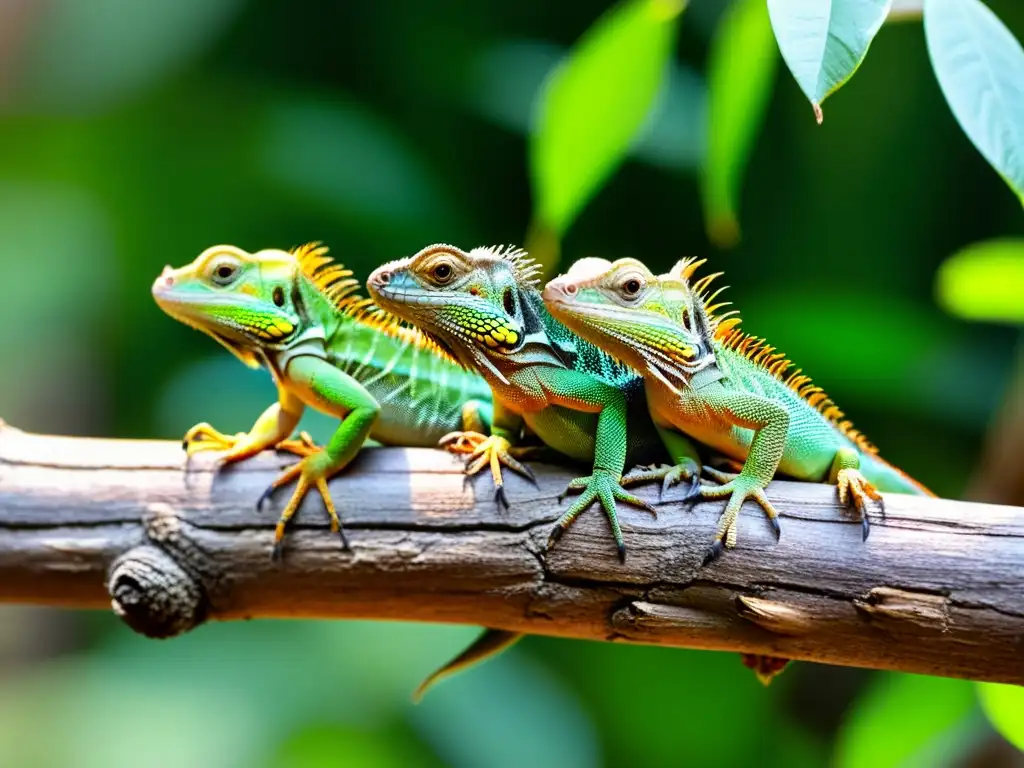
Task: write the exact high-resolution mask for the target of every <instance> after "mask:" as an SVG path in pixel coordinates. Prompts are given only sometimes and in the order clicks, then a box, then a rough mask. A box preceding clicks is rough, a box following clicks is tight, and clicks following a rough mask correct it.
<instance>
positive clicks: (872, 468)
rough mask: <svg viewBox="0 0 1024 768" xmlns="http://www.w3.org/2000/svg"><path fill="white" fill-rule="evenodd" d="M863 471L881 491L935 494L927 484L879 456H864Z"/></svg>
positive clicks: (862, 461) (918, 494) (920, 494)
mask: <svg viewBox="0 0 1024 768" xmlns="http://www.w3.org/2000/svg"><path fill="white" fill-rule="evenodd" d="M861 471H862V472H863V473H864V477H866V478H867V479H868V480H869V481H871V482H872V483H873V484H874V485H875V487H876V488H878V490H880V491H885V492H888V493H909V494H912V495H914V496H935V494H934V493H933V492H932V491H930V490H928V489H927V488H926V487H925V486H923V485H922V484H921V483H919V482H918V481H917V480H915V479H914V478H912V477H911V476H910V475H908V474H907V473H906V472H904V471H903V470H901V469H899V468H897V467H894V466H893V465H892V464H890V463H889V462H887V461H886V460H885V459H882V458H879V457H878V456H864V457H863V458H862V459H861Z"/></svg>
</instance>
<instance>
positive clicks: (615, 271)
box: [543, 258, 933, 565]
mask: <svg viewBox="0 0 1024 768" xmlns="http://www.w3.org/2000/svg"><path fill="white" fill-rule="evenodd" d="M703 263H704V261H703V260H696V259H684V260H682V261H680V262H679V263H678V264H676V266H675V267H674V268H673V269H672V271H671V272H669V273H668V274H666V275H661V276H655V275H653V274H652V273H651V272H650V270H648V269H647V267H645V266H644V265H643V264H642V263H641V262H639V261H637V260H636V259H620V260H619V261H616V262H614V263H610V262H608V261H606V260H604V259H593V258H591V259H582V260H580V261H578V262H576V264H574V265H573V266H572V268H571V269H570V270H569V272H568V274H566V275H563V276H561V277H558V278H556V279H555V280H552V281H551V282H550V283H548V285H547V287H546V288H545V290H544V294H543V297H544V301H545V304H546V305H547V307H548V309H549V310H550V311H551V313H552V314H553V315H555V317H557V318H558V319H559V320H561V321H562V322H563V323H565V324H566V325H567V326H569V327H570V328H572V329H573V330H574V331H575V332H576V333H578V334H579V335H580V336H582V337H584V338H586V339H588V340H589V341H591V342H593V343H594V344H596V345H598V346H599V347H601V348H602V349H604V350H606V351H607V352H609V353H610V354H612V355H614V356H615V357H616V358H617V359H619V360H621V361H623V362H625V363H626V364H628V365H629V366H631V367H632V368H634V369H636V370H637V371H640V372H641V373H642V374H643V376H644V381H645V384H646V390H647V401H648V403H649V406H650V409H651V415H652V418H653V419H654V421H655V423H656V424H657V425H658V426H659V427H660V428H661V429H662V430H663V431H666V430H671V431H677V432H679V433H681V434H684V435H686V436H688V437H690V438H692V439H694V440H696V441H698V442H699V443H702V444H704V445H706V446H709V447H710V448H712V449H713V450H716V451H718V452H720V453H721V454H723V455H725V456H726V457H730V458H731V459H733V460H735V461H736V462H743V465H742V469H741V470H740V472H739V473H738V474H731V473H725V472H722V471H720V470H716V469H712V468H710V467H705V468H704V471H705V472H706V473H707V474H708V475H710V476H711V477H712V478H713V479H715V480H717V481H718V482H720V483H721V485H702V486H701V487H700V489H699V493H700V495H701V496H703V497H705V498H723V497H728V502H727V504H726V508H725V511H724V513H723V514H722V517H721V519H720V521H719V525H718V531H717V533H716V535H715V540H714V543H713V544H712V545H711V547H710V549H709V550H708V553H707V555H706V557H705V559H704V564H705V565H707V564H708V563H709V562H711V561H712V560H713V559H714V558H716V557H717V556H718V555H720V554H721V553H722V551H723V550H724V548H725V547H733V546H734V545H735V543H736V528H737V524H736V520H737V516H738V515H739V511H740V507H741V506H742V504H743V502H744V501H745V500H746V499H748V498H749V499H754V500H755V501H757V503H758V504H760V506H761V507H762V509H763V510H764V511H765V513H766V514H767V516H768V519H769V521H770V522H771V524H772V527H773V529H774V530H775V533H776V536H778V535H779V532H780V528H779V522H778V512H777V511H776V509H775V507H774V506H773V505H772V503H771V501H769V499H768V497H767V496H766V495H765V492H764V489H765V487H766V486H767V485H768V483H769V482H770V481H771V479H772V478H773V477H774V476H775V473H776V471H779V472H781V473H782V474H785V475H788V476H789V477H792V478H795V479H798V480H810V481H818V482H822V481H824V482H829V483H833V484H835V485H836V486H837V488H838V494H839V500H840V502H841V503H843V504H850V505H851V506H852V507H853V508H854V510H855V511H856V512H858V513H859V514H860V516H861V524H862V526H863V536H864V538H867V535H868V531H869V525H868V517H867V513H866V510H867V505H868V500H869V499H871V500H874V501H876V502H878V503H879V504H881V503H882V497H881V495H880V494H879V491H880V490H881V491H892V492H896V493H912V494H920V495H933V494H932V493H931V492H930V491H929V490H928V489H926V488H925V487H924V486H922V485H921V484H920V483H918V482H917V481H915V480H913V479H912V478H910V477H908V476H907V475H906V474H904V473H903V472H901V471H900V470H898V469H896V468H895V467H893V466H892V465H891V464H888V463H887V462H885V461H883V460H882V459H881V458H880V457H879V456H878V453H877V449H876V448H875V447H874V446H873V445H872V444H871V443H869V442H868V441H867V439H866V438H865V437H864V436H863V435H862V434H861V433H860V432H858V431H857V430H855V429H854V428H853V426H852V425H851V423H850V422H849V421H847V420H844V418H843V413H842V411H840V410H839V408H837V407H836V405H835V404H834V403H833V402H832V400H830V399H829V398H828V397H827V396H826V395H825V393H824V392H822V390H821V388H820V387H817V386H815V385H813V384H811V382H810V379H809V377H807V376H806V375H804V374H803V373H801V371H800V370H799V369H796V370H793V366H792V364H791V363H790V361H789V360H787V359H786V357H785V356H784V355H783V354H781V353H779V352H778V351H777V350H775V348H774V347H771V346H768V344H767V343H766V342H765V341H764V339H759V338H755V337H753V336H749V335H747V334H745V333H743V332H742V331H740V330H739V327H738V326H739V322H740V321H739V318H738V317H737V316H736V313H735V312H728V313H724V314H719V310H720V309H721V308H722V307H723V306H725V304H724V303H715V302H716V297H717V296H718V295H719V294H720V293H721V290H722V289H719V290H718V291H716V292H715V293H713V294H708V286H709V285H710V283H711V281H712V280H714V279H715V278H716V277H718V274H713V275H708V276H706V277H703V278H700V279H698V280H693V275H694V272H695V271H696V269H697V268H698V267H699V266H700V265H701V264H703ZM719 274H720V273H719ZM643 474H644V475H645V476H646V477H647V478H650V477H651V476H652V475H653V474H657V473H656V472H646V473H643ZM662 474H665V471H664V470H663V471H662Z"/></svg>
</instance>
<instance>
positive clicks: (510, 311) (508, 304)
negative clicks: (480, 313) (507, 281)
mask: <svg viewBox="0 0 1024 768" xmlns="http://www.w3.org/2000/svg"><path fill="white" fill-rule="evenodd" d="M501 303H502V306H503V307H504V308H505V313H506V314H507V315H509V316H510V317H515V316H516V299H515V296H513V295H512V289H511V288H506V289H505V291H504V292H503V293H502V295H501Z"/></svg>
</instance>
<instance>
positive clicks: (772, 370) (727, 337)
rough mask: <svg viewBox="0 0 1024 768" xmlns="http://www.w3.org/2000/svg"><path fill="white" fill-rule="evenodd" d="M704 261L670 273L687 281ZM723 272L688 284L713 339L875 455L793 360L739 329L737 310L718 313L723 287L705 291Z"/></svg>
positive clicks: (691, 260)
mask: <svg viewBox="0 0 1024 768" xmlns="http://www.w3.org/2000/svg"><path fill="white" fill-rule="evenodd" d="M706 261H707V259H697V258H689V259H683V260H682V261H680V262H679V263H678V264H677V265H676V266H675V267H674V268H673V269H672V271H671V272H670V273H669V274H670V276H671V277H675V278H678V279H679V280H682V281H684V282H688V281H689V280H690V278H692V277H693V274H694V272H696V270H697V269H698V268H699V267H700V266H701V265H702V264H704V263H705V262H706ZM722 274H723V273H721V272H715V273H714V274H710V275H705V276H704V277H701V278H700V279H698V280H696V281H694V282H693V283H692V284H691V285H690V289H691V290H692V291H693V293H694V295H695V296H696V297H697V299H698V300H699V301H700V302H701V303H702V304H703V305H704V311H705V312H706V313H707V316H708V320H709V322H710V323H711V327H712V329H713V330H714V334H715V341H717V342H719V343H720V344H721V345H722V346H723V347H724V348H726V349H730V350H732V351H734V352H736V353H737V354H739V355H741V356H742V357H744V358H745V359H747V360H749V361H750V362H752V363H754V364H755V365H757V366H758V367H759V368H761V369H762V370H764V371H767V372H768V373H769V374H771V375H772V377H774V378H775V379H778V380H779V381H781V382H782V383H783V384H785V385H786V386H787V387H789V388H790V389H791V390H793V391H794V392H796V394H797V395H799V396H800V397H801V398H802V399H803V400H805V401H806V402H807V404H808V405H810V406H811V407H812V408H814V409H815V410H817V411H818V412H819V413H820V414H821V415H822V416H824V417H825V418H826V419H827V420H828V421H829V422H831V423H832V424H834V425H835V426H836V428H837V429H838V430H839V431H840V432H841V433H842V434H843V435H845V436H846V437H848V438H849V439H850V440H852V441H853V443H854V444H855V445H856V446H857V448H858V449H860V450H861V451H863V452H864V453H871V454H877V453H878V448H877V447H876V446H875V445H874V444H873V443H871V441H870V440H868V439H867V437H865V436H864V433H862V432H861V431H860V430H858V429H855V428H854V426H853V422H852V421H850V420H849V419H844V418H843V417H844V416H845V414H844V413H843V411H842V410H840V408H839V406H837V405H836V404H835V402H833V400H832V398H830V397H829V396H828V395H827V394H825V392H824V390H822V388H821V387H819V386H817V385H816V384H814V383H812V382H811V377H810V376H808V375H806V374H805V373H803V372H802V371H801V369H800V368H795V367H794V364H793V362H792V361H791V360H790V359H789V358H787V357H786V356H785V355H784V354H783V353H782V352H779V351H778V350H776V349H775V347H773V346H771V345H770V344H769V343H768V342H767V340H766V339H762V338H759V337H757V336H751V335H750V334H747V333H744V332H743V331H741V330H740V328H739V325H740V317H739V313H738V312H737V311H736V310H730V311H729V312H724V313H720V310H721V309H722V308H723V307H726V306H728V305H729V302H719V303H715V300H716V299H717V298H718V296H719V295H720V294H721V293H722V291H724V290H725V288H726V286H723V287H721V288H719V289H718V290H716V291H715V292H714V293H711V294H709V293H708V288H709V286H710V285H711V283H712V281H714V280H715V279H716V278H718V277H721V276H722Z"/></svg>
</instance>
